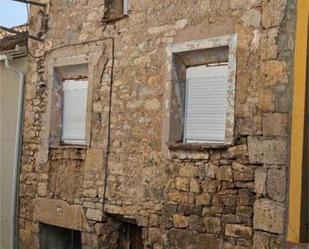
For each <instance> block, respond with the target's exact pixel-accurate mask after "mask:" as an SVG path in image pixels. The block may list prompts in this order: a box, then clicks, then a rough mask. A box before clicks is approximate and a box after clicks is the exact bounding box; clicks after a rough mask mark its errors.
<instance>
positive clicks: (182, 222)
mask: <svg viewBox="0 0 309 249" xmlns="http://www.w3.org/2000/svg"><path fill="white" fill-rule="evenodd" d="M173 221H174V226H175V227H176V228H186V227H188V226H189V220H188V217H185V216H182V215H179V214H174V215H173Z"/></svg>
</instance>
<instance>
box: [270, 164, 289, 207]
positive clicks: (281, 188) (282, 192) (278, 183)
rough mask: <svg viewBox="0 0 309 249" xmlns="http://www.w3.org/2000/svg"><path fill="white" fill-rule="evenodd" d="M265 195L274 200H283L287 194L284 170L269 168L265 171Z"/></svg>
mask: <svg viewBox="0 0 309 249" xmlns="http://www.w3.org/2000/svg"><path fill="white" fill-rule="evenodd" d="M266 190H267V195H268V196H269V197H270V198H271V199H273V200H275V201H284V200H285V198H286V194H287V179H286V172H285V170H277V169H269V170H268V172H267V189H266Z"/></svg>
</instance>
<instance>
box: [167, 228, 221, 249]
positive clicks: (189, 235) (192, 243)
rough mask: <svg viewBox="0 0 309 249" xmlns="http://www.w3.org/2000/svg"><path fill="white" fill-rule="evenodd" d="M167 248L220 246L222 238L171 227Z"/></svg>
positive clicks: (183, 248) (168, 233)
mask: <svg viewBox="0 0 309 249" xmlns="http://www.w3.org/2000/svg"><path fill="white" fill-rule="evenodd" d="M167 241H168V242H167V246H166V248H177V249H188V248H195V249H214V248H220V243H221V241H220V239H218V238H216V237H214V236H210V235H206V234H198V233H194V232H190V231H184V230H180V229H171V230H169V231H168V232H167Z"/></svg>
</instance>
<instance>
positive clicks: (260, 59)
mask: <svg viewBox="0 0 309 249" xmlns="http://www.w3.org/2000/svg"><path fill="white" fill-rule="evenodd" d="M41 2H42V3H45V4H46V5H45V6H42V7H41V6H31V8H30V21H29V30H30V31H29V32H30V33H31V34H32V35H35V36H38V37H41V39H42V40H43V42H39V41H34V40H29V42H28V46H29V56H28V59H29V60H28V70H27V81H26V87H25V112H24V131H23V154H22V164H21V174H20V193H19V229H18V230H19V231H18V236H19V246H20V248H23V249H38V248H40V249H51V248H53V249H56V248H83V249H95V248H100V249H103V248H104V249H113V248H115V249H116V248H120V249H125V248H126V249H129V248H132V249H138V248H153V249H161V248H166V249H176V248H177V249H221V248H224V249H245V248H254V249H262V248H265V249H277V248H278V249H279V248H286V241H287V236H289V238H291V240H292V241H294V242H301V240H306V239H304V238H305V237H306V236H305V235H304V234H306V233H307V232H308V231H305V232H303V231H304V229H303V224H301V225H300V224H298V223H299V222H298V223H297V224H296V225H295V226H294V224H293V222H294V221H297V220H298V219H299V220H301V217H300V216H299V217H297V213H299V211H295V210H296V209H297V208H296V209H295V210H293V209H289V208H288V207H289V205H290V204H289V198H288V193H289V186H290V185H289V181H288V179H289V174H290V172H291V170H289V168H290V167H289V165H290V164H289V163H290V158H291V153H290V148H291V142H290V141H291V134H292V129H291V125H292V120H293V118H292V115H293V114H294V113H293V111H292V110H293V109H292V107H293V106H292V102H293V99H294V98H292V96H293V87H294V77H295V75H296V73H295V72H296V71H294V68H295V67H294V66H295V64H294V58H295V60H298V62H300V63H299V64H298V67H297V70H299V71H297V72H298V73H299V74H298V76H297V77H299V79H300V80H299V81H298V84H305V81H304V78H302V76H303V72H305V70H306V69H304V68H306V52H305V51H306V46H304V44H306V43H305V40H304V39H300V44H299V46H300V47H299V48H298V49H303V50H302V51H303V52H302V53H299V54H297V56H295V53H294V49H295V47H297V46H298V45H297V38H295V37H298V36H299V37H301V35H304V34H306V32H307V28H304V29H303V30H302V29H301V28H303V27H307V26H306V25H307V24H305V22H304V21H303V20H304V19H305V20H306V18H307V17H305V18H304V17H303V15H307V14H308V11H307V10H308V5H307V1H302V0H298V1H295V0H229V1H227V0H186V1H184V0H159V1H149V0H145V1H138V0H130V1H126V0H88V1H86V0H51V1H48V0H46V1H43V0H42V1H41ZM306 11H307V12H306ZM301 13H302V15H300V14H301ZM296 17H298V18H296ZM307 20H308V18H307ZM296 23H297V28H298V29H296V28H295V27H296ZM297 30H299V31H298V33H297ZM295 33H296V34H295ZM297 35H298V36H297ZM304 56H305V57H304ZM304 58H305V59H304ZM302 86H303V85H302ZM297 89H301V88H299V87H298V88H297ZM303 89H304V88H303ZM304 92H305V91H301V90H300V91H299V92H298V93H300V95H297V96H298V99H299V98H302V96H301V94H302V93H303V94H304ZM295 106H297V103H296V104H295V105H294V107H295ZM302 108H304V104H303V106H302ZM297 110H301V108H300V109H297ZM297 110H296V111H297ZM300 114H301V115H304V113H300ZM298 117H300V116H298ZM298 121H299V119H298ZM296 124H297V123H295V125H296ZM296 127H297V126H296ZM301 127H302V129H304V126H301ZM298 130H299V129H298ZM298 135H299V134H298V133H295V134H294V135H293V138H294V139H295V140H294V141H303V140H299V139H298V138H299V137H297V136H298ZM300 136H303V133H301V134H300ZM302 138H303V137H302ZM302 146H303V145H302V143H301V147H302ZM301 147H298V151H303V150H302V149H301ZM295 157H296V159H297V158H298V157H299V154H295ZM291 160H292V159H291ZM293 160H294V159H293ZM297 165H299V164H297ZM295 168H297V167H296V166H295ZM296 175H297V174H296ZM300 176H301V175H300ZM291 180H293V181H295V177H294V176H292V177H291ZM298 182H300V184H301V180H299V181H298ZM293 186H296V188H294V190H295V189H296V190H295V191H296V192H293V193H292V196H295V198H296V199H295V200H296V201H295V202H294V201H293V204H292V205H294V206H295V205H296V207H298V208H300V206H297V205H298V203H300V197H299V192H297V191H298V190H299V189H297V186H298V187H299V184H298V183H297V184H296V185H293ZM301 187H302V185H300V188H301ZM297 196H298V197H297ZM292 198H294V197H292ZM297 198H298V199H297ZM293 200H294V199H293ZM288 210H290V215H288ZM297 210H298V209H297ZM294 211H295V212H296V213H295V212H294ZM302 213H303V214H304V213H305V212H304V210H303V212H302ZM294 214H296V216H294V218H295V219H289V217H291V215H292V216H293V215H294ZM294 223H295V222H294ZM288 227H291V228H293V229H291V230H289V231H288ZM295 234H296V239H293V238H295V236H294V235H295ZM300 234H302V235H301V237H300ZM293 236H294V237H293Z"/></svg>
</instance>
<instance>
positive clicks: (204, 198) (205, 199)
mask: <svg viewBox="0 0 309 249" xmlns="http://www.w3.org/2000/svg"><path fill="white" fill-rule="evenodd" d="M210 203H211V195H210V194H207V193H204V194H200V195H197V196H196V205H210Z"/></svg>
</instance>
